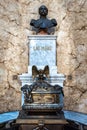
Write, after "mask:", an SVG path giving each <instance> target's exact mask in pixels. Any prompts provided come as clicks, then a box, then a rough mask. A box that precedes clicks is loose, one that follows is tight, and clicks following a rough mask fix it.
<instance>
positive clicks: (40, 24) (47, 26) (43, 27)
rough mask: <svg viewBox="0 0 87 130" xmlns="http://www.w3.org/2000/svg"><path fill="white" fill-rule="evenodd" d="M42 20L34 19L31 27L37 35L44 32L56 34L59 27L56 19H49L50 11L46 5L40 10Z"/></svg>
mask: <svg viewBox="0 0 87 130" xmlns="http://www.w3.org/2000/svg"><path fill="white" fill-rule="evenodd" d="M39 14H40V18H39V19H37V20H35V19H32V20H31V22H30V25H31V26H33V30H34V31H36V33H40V32H44V33H46V34H51V33H53V32H54V28H53V27H55V26H56V25H57V22H56V20H55V19H51V20H50V19H48V18H47V15H48V9H47V7H46V6H45V5H42V6H40V8H39Z"/></svg>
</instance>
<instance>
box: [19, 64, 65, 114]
mask: <svg viewBox="0 0 87 130" xmlns="http://www.w3.org/2000/svg"><path fill="white" fill-rule="evenodd" d="M32 74H33V78H34V82H33V83H32V84H31V85H28V84H25V85H24V86H23V87H22V88H21V90H22V91H23V93H24V104H23V106H22V109H23V110H26V111H34V112H37V111H48V112H52V111H56V112H58V111H60V110H61V109H62V108H63V90H62V87H60V86H59V85H51V84H50V83H49V82H48V80H47V79H48V75H49V67H48V66H46V67H45V69H44V70H37V68H36V67H35V66H33V67H32Z"/></svg>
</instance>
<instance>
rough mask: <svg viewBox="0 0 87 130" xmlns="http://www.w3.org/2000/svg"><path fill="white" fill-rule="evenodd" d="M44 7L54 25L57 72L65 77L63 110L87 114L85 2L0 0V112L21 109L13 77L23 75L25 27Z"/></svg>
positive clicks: (25, 51) (86, 24)
mask: <svg viewBox="0 0 87 130" xmlns="http://www.w3.org/2000/svg"><path fill="white" fill-rule="evenodd" d="M42 4H45V5H46V6H47V7H48V9H49V14H48V17H49V18H55V19H56V20H57V22H58V26H57V27H56V32H55V34H56V35H57V36H58V38H57V65H58V72H59V73H63V74H65V75H66V81H65V83H64V94H65V107H64V108H65V109H68V110H74V111H80V112H85V113H87V1H86V0H0V112H3V111H11V110H19V109H21V91H20V88H21V85H20V81H19V80H18V79H17V77H16V76H17V75H19V74H22V73H24V72H27V65H28V49H27V36H29V35H31V34H33V33H32V31H31V27H30V25H29V23H30V20H31V19H32V18H34V19H37V18H38V17H39V15H38V7H39V6H40V5H42Z"/></svg>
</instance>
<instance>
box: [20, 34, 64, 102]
mask: <svg viewBox="0 0 87 130" xmlns="http://www.w3.org/2000/svg"><path fill="white" fill-rule="evenodd" d="M56 38H57V37H56V36H54V35H33V36H29V37H28V41H29V42H28V47H29V49H28V50H29V53H28V54H29V56H28V57H29V65H28V73H24V74H22V75H20V76H19V78H20V80H21V82H22V86H24V85H25V84H28V85H30V84H32V83H33V79H32V66H33V65H35V66H37V68H38V69H43V68H44V67H45V66H46V65H48V66H49V71H50V72H49V78H48V83H50V84H51V85H56V84H57V85H60V86H61V87H63V82H64V80H65V77H64V75H63V74H59V73H57V70H58V69H57V65H56ZM23 99H24V98H23V96H22V104H23Z"/></svg>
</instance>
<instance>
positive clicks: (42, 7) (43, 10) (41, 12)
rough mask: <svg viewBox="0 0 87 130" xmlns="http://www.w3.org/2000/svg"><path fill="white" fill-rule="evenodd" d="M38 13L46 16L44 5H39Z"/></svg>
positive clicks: (46, 11)
mask: <svg viewBox="0 0 87 130" xmlns="http://www.w3.org/2000/svg"><path fill="white" fill-rule="evenodd" d="M39 14H40V16H46V15H47V14H48V9H47V7H46V6H45V5H42V6H40V8H39Z"/></svg>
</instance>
